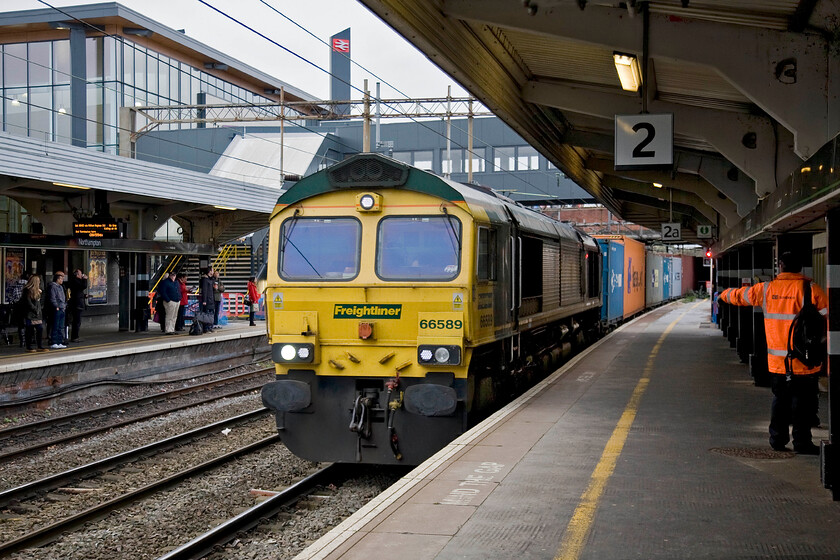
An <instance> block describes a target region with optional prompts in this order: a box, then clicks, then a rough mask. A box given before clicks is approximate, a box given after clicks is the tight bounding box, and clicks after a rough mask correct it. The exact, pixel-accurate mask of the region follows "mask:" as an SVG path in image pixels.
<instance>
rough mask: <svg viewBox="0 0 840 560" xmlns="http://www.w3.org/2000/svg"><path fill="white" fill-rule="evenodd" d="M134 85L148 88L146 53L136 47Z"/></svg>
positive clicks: (139, 87)
mask: <svg viewBox="0 0 840 560" xmlns="http://www.w3.org/2000/svg"><path fill="white" fill-rule="evenodd" d="M134 87H136V88H138V89H146V53H145V52H143V51H141V50H140V49H139V48H137V47H135V48H134Z"/></svg>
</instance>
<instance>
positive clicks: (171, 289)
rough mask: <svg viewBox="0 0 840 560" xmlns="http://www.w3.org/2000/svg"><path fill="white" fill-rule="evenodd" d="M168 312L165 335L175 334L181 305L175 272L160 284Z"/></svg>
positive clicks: (160, 290)
mask: <svg viewBox="0 0 840 560" xmlns="http://www.w3.org/2000/svg"><path fill="white" fill-rule="evenodd" d="M158 291H159V293H160V297H161V300H162V301H163V307H164V309H165V312H166V318H165V321H166V322H165V325H164V329H163V332H164V334H175V321H176V320H177V319H178V307H179V306H180V305H181V288H179V287H178V284H176V283H175V271H174V270H172V271H170V272H169V274H167V275H166V278H164V279H163V281H162V282H161V283H160V286H159V289H158Z"/></svg>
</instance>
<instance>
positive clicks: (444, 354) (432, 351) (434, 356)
mask: <svg viewBox="0 0 840 560" xmlns="http://www.w3.org/2000/svg"><path fill="white" fill-rule="evenodd" d="M417 361H418V362H419V363H421V364H427V365H450V366H453V365H454V366H457V365H458V364H460V363H461V347H460V346H455V345H448V344H446V345H443V344H441V345H438V344H423V345H421V346H418V347H417Z"/></svg>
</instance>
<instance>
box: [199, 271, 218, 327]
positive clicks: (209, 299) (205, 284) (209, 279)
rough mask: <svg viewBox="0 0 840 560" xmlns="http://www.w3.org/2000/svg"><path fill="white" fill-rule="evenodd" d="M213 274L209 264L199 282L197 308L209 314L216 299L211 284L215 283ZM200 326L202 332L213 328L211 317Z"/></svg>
mask: <svg viewBox="0 0 840 560" xmlns="http://www.w3.org/2000/svg"><path fill="white" fill-rule="evenodd" d="M214 276H215V275H214V274H213V267H212V266H211V267H209V268H208V269H207V270H206V271H204V274H203V275H202V276H201V282H200V283H199V296H198V297H199V300H198V302H199V309H200V310H201V311H202V312H204V313H210V315H213V314H214V311H215V309H216V300H215V299H214V297H213V286H214V284H215V283H216V279H215V277H214ZM201 326H202V330H203V331H204V332H210V331H211V330H212V329H213V321H212V319H211V320H210V321H209V322H206V323H203V324H202V325H201Z"/></svg>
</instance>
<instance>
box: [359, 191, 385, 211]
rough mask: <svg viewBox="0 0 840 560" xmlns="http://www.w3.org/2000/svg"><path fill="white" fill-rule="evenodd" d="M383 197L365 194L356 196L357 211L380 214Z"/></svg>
mask: <svg viewBox="0 0 840 560" xmlns="http://www.w3.org/2000/svg"><path fill="white" fill-rule="evenodd" d="M380 201H381V197H380V196H379V195H378V194H376V193H363V194H360V195H357V196H356V211H358V212H379V209H380V208H379V205H380Z"/></svg>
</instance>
